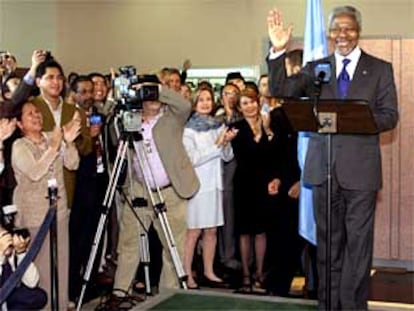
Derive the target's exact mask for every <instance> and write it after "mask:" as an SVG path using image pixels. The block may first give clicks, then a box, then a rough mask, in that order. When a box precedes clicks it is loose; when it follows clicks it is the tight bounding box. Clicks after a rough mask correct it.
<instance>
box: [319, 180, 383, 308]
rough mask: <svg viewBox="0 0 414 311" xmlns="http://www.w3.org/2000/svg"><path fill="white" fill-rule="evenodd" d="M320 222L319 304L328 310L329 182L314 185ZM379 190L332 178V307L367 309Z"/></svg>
mask: <svg viewBox="0 0 414 311" xmlns="http://www.w3.org/2000/svg"><path fill="white" fill-rule="evenodd" d="M312 191H313V205H314V209H315V217H316V225H317V241H318V245H317V261H318V274H319V291H318V297H319V307H320V308H321V309H325V288H326V280H325V275H326V233H327V231H326V212H327V183H324V184H322V185H320V186H313V188H312ZM376 196H377V191H362V190H347V189H344V188H342V187H341V186H340V185H339V184H338V181H337V178H336V176H335V174H333V178H332V204H331V215H332V221H331V229H332V231H331V241H332V242H331V246H332V248H331V307H332V309H334V310H335V309H342V310H366V309H367V300H368V294H369V277H370V269H371V265H372V252H373V240H374V218H375V217H374V216H375V204H376Z"/></svg>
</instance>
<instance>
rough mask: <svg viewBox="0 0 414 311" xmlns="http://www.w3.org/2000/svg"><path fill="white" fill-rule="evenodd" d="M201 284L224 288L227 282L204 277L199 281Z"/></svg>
mask: <svg viewBox="0 0 414 311" xmlns="http://www.w3.org/2000/svg"><path fill="white" fill-rule="evenodd" d="M201 285H202V286H206V287H211V288H225V287H227V284H226V283H225V282H224V281H216V280H210V279H209V278H208V277H206V276H205V277H204V278H203V280H202V283H201Z"/></svg>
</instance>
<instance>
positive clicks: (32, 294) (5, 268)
mask: <svg viewBox="0 0 414 311" xmlns="http://www.w3.org/2000/svg"><path fill="white" fill-rule="evenodd" d="M29 243H30V237H27V238H23V237H22V236H21V235H18V234H13V235H12V234H10V233H9V232H7V231H6V230H5V229H4V228H2V227H0V289H1V287H3V285H4V283H5V282H6V280H7V279H8V278H9V276H10V275H11V274H12V273H13V272H14V271H15V270H16V269H17V266H18V265H19V264H20V263H21V262H22V260H23V258H24V256H25V254H26V251H27V248H28V246H29ZM38 284H39V272H38V270H37V268H36V266H35V265H34V264H33V263H30V265H29V266H28V268H27V270H26V271H25V273H24V274H23V277H22V279H21V284H19V285H18V286H17V287H16V288H15V289H14V290H13V291H12V292H11V294H10V295H9V296H8V298H7V300H6V302H5V303H4V304H3V305H2V306H1V308H2V310H33V309H37V310H39V309H42V308H43V307H44V306H45V305H46V302H47V295H46V292H45V291H44V290H42V289H41V288H39V287H37V285H38Z"/></svg>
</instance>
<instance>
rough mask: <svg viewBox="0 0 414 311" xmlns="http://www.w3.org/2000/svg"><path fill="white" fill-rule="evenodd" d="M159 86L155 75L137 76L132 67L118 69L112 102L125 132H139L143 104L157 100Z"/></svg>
mask: <svg viewBox="0 0 414 311" xmlns="http://www.w3.org/2000/svg"><path fill="white" fill-rule="evenodd" d="M159 84H160V81H159V80H158V78H157V76H156V75H137V74H136V69H135V67H134V66H130V65H128V66H123V67H120V68H119V76H118V77H116V78H115V79H114V81H113V89H114V100H115V102H116V109H117V110H118V112H120V113H121V115H122V117H121V119H122V125H123V129H124V130H125V131H127V132H134V131H139V130H141V115H140V112H141V110H142V105H143V102H145V101H157V100H158V97H159Z"/></svg>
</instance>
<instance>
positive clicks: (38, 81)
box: [35, 78, 40, 87]
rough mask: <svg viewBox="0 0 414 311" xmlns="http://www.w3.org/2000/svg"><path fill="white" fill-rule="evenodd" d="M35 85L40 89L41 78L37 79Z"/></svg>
mask: <svg viewBox="0 0 414 311" xmlns="http://www.w3.org/2000/svg"><path fill="white" fill-rule="evenodd" d="M35 83H36V86H37V87H39V84H40V78H36V80H35Z"/></svg>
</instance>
